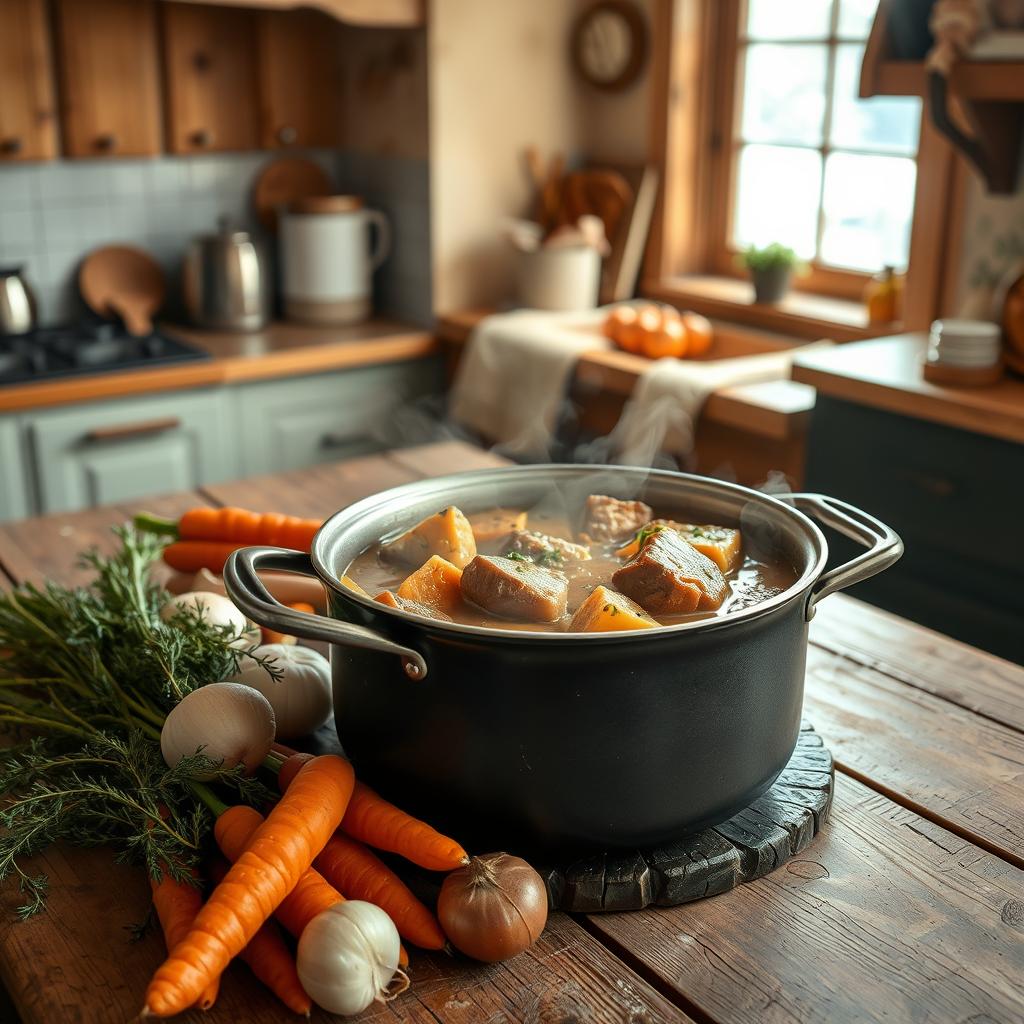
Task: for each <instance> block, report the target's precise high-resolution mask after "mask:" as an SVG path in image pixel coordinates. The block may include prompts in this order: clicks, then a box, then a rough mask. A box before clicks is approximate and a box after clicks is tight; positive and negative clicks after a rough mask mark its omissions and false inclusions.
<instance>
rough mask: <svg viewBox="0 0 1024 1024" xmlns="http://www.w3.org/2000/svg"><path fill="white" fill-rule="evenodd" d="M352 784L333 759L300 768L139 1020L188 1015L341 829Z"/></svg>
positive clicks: (149, 994)
mask: <svg viewBox="0 0 1024 1024" xmlns="http://www.w3.org/2000/svg"><path fill="white" fill-rule="evenodd" d="M354 783H355V775H354V773H353V771H352V766H351V765H350V764H349V763H348V761H346V760H345V759H344V758H341V757H336V756H334V755H333V754H327V755H324V756H323V757H317V758H315V759H314V760H312V761H310V762H309V763H308V764H306V765H304V766H303V768H302V770H301V771H300V772H299V774H298V775H296V777H295V779H294V780H293V782H292V784H291V786H290V787H289V791H288V793H286V794H285V795H284V796H283V797H282V798H281V800H280V802H279V803H278V804H276V806H275V807H274V808H273V810H271V812H270V814H269V815H268V816H267V820H266V821H265V822H264V823H263V824H261V825H260V826H259V827H258V828H257V829H256V831H255V832H254V833H253V835H252V838H251V839H250V841H249V843H248V845H247V847H246V849H245V851H244V852H243V853H242V855H241V856H240V857H239V858H238V860H237V861H236V862H235V863H234V864H233V865H232V867H231V869H230V870H229V871H228V873H227V876H226V877H225V879H224V881H223V882H221V883H220V885H218V886H217V888H216V889H214V891H213V893H212V894H211V895H210V898H209V899H208V900H207V901H206V903H205V904H204V905H203V908H202V909H201V910H200V911H199V913H198V914H197V915H196V919H195V921H194V922H193V924H192V927H191V928H190V929H189V933H188V935H186V936H185V938H184V939H182V940H181V942H179V943H178V944H177V945H176V946H175V948H174V950H173V951H172V952H171V954H170V956H169V957H168V958H167V960H165V961H164V963H163V964H162V965H161V966H160V967H159V968H158V969H157V971H156V974H154V975H153V979H152V980H151V981H150V983H149V988H148V989H147V990H146V1003H145V1008H144V1011H143V1012H148V1013H151V1014H154V1015H155V1016H158V1017H169V1016H171V1015H172V1014H175V1013H181V1012H182V1011H183V1010H186V1009H187V1008H188V1007H189V1006H191V1005H192V1004H193V1003H194V1002H195V1001H196V999H197V998H198V997H199V995H200V994H201V993H202V992H203V990H204V989H205V988H206V986H207V985H208V984H209V983H210V981H212V980H213V979H214V978H216V977H218V976H219V975H220V974H221V972H222V971H223V970H224V968H225V967H227V965H228V964H229V963H230V962H231V959H232V957H234V956H237V955H238V954H239V953H240V952H241V951H242V950H243V949H244V948H245V946H246V945H247V943H248V942H249V940H250V939H251V938H252V937H253V936H254V935H255V934H256V932H257V931H259V929H260V926H261V925H262V924H263V922H264V921H266V920H267V918H269V917H270V915H271V914H272V913H273V912H274V911H275V910H276V909H277V907H278V906H279V905H280V904H281V902H282V900H284V898H285V897H286V896H287V895H288V894H289V893H290V892H291V891H292V889H293V888H294V887H295V884H296V883H297V882H298V881H299V879H300V878H301V877H302V875H303V873H304V872H305V871H307V870H308V869H309V866H310V865H311V864H312V863H313V859H314V857H316V855H317V854H318V853H319V852H320V851H321V850H322V849H323V848H324V845H325V844H326V843H327V840H328V839H330V837H331V834H332V833H333V832H334V830H335V829H336V828H337V827H338V825H339V824H340V823H341V819H342V817H344V814H345V808H346V807H347V806H348V801H349V799H350V798H351V795H352V787H353V785H354ZM197 791H198V790H197Z"/></svg>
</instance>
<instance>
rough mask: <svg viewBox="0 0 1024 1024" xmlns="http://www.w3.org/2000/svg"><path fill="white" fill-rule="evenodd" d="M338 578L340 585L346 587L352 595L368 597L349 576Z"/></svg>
mask: <svg viewBox="0 0 1024 1024" xmlns="http://www.w3.org/2000/svg"><path fill="white" fill-rule="evenodd" d="M338 578H339V580H340V581H341V585H342V586H343V587H348V589H349V590H351V591H352V592H353V593H354V594H361V595H362V596H363V597H369V596H370V595H369V594H368V593H367V592H366V591H365V590H363V588H362V587H361V586H359V584H358V583H356V581H355V580H354V579H352V577H351V576H339V577H338Z"/></svg>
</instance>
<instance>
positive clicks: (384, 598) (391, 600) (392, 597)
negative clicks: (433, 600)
mask: <svg viewBox="0 0 1024 1024" xmlns="http://www.w3.org/2000/svg"><path fill="white" fill-rule="evenodd" d="M374 601H380V603H381V604H386V605H387V606H388V607H389V608H400V609H401V610H402V611H403V612H414V613H415V614H416V615H426V616H427V618H430V619H440V620H441V621H442V622H451V621H452V617H451V616H450V615H446V614H445V613H444V612H443V611H441V609H440V608H432V607H430V606H429V605H425V604H420V602H419V601H410V600H408V599H407V598H404V597H399V596H398V595H397V594H393V593H392V592H391V591H390V590H384V591H382V592H381V593H379V594H378V595H377V596H376V597H375V598H374Z"/></svg>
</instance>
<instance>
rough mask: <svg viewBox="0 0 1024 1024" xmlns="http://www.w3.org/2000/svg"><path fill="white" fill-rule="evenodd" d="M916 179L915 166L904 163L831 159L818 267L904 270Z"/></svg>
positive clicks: (843, 157) (897, 160)
mask: <svg viewBox="0 0 1024 1024" xmlns="http://www.w3.org/2000/svg"><path fill="white" fill-rule="evenodd" d="M916 178H917V165H916V164H915V163H914V161H913V160H908V159H906V158H904V157H891V156H861V155H859V154H854V153H833V154H832V155H831V156H829V158H828V161H827V162H826V165H825V200H824V203H825V230H824V234H823V236H822V241H821V260H822V262H824V263H828V264H830V265H831V266H835V267H849V268H850V269H852V270H867V271H872V272H873V271H878V270H881V269H882V267H883V266H885V265H886V264H887V263H891V264H892V265H893V266H895V267H905V266H906V265H907V255H908V253H909V251H910V222H911V218H912V216H913V212H914V184H915V181H916Z"/></svg>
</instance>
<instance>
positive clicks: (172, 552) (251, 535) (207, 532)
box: [135, 507, 321, 573]
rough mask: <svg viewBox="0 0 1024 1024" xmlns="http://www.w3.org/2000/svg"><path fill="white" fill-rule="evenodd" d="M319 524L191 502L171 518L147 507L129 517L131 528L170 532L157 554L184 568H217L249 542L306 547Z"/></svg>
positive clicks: (308, 546) (304, 549)
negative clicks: (191, 505)
mask: <svg viewBox="0 0 1024 1024" xmlns="http://www.w3.org/2000/svg"><path fill="white" fill-rule="evenodd" d="M320 525H321V524H320V521H319V520H318V519H300V518H299V517H298V516H285V515H280V514H279V513H276V512H263V513H260V512H250V511H249V510H248V509H244V508H205V507H201V508H193V509H189V510H188V511H187V512H186V513H185V514H184V515H183V516H182V517H181V518H180V519H179V520H178V521H177V522H175V521H174V520H173V519H163V518H161V517H159V516H154V515H150V514H149V513H148V512H144V513H141V514H139V515H137V516H136V517H135V526H136V528H137V529H139V530H143V531H145V532H147V533H157V534H162V535H164V536H167V537H169V538H170V543H168V545H167V547H165V548H164V552H163V559H164V561H165V562H166V563H167V564H168V565H169V566H170V567H171V568H172V569H176V570H177V571H178V572H187V573H195V572H198V571H199V570H200V569H209V570H210V572H217V573H219V572H221V571H222V570H223V569H224V563H225V562H226V561H227V559H228V555H230V554H231V552H232V551H236V550H237V549H238V548H244V547H249V546H250V545H253V544H268V545H271V546H273V547H280V548H293V549H295V550H296V551H309V549H310V546H311V545H312V543H313V536H314V534H315V533H316V531H317V530H319V529H320Z"/></svg>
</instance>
